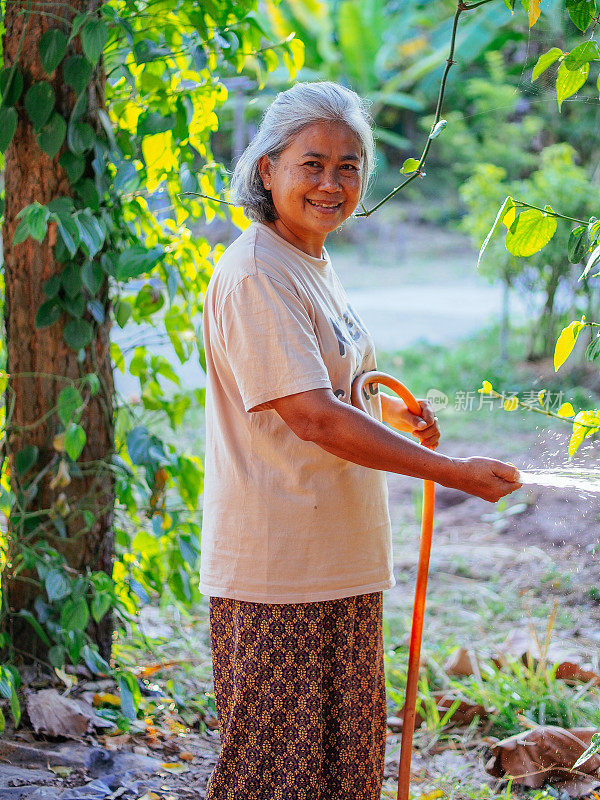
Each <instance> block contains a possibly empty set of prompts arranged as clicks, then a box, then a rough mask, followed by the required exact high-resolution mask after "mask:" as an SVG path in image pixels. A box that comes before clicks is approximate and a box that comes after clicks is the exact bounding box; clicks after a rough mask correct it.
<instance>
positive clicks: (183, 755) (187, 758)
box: [179, 750, 194, 761]
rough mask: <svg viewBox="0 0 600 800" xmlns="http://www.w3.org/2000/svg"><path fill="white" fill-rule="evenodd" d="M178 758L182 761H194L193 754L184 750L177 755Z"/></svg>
mask: <svg viewBox="0 0 600 800" xmlns="http://www.w3.org/2000/svg"><path fill="white" fill-rule="evenodd" d="M179 758H180V759H181V760H182V761H193V760H194V754H193V753H188V752H186V751H185V750H183V751H182V752H181V753H179Z"/></svg>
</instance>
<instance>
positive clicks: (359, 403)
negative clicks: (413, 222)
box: [352, 371, 435, 800]
mask: <svg viewBox="0 0 600 800" xmlns="http://www.w3.org/2000/svg"><path fill="white" fill-rule="evenodd" d="M379 383H381V384H383V385H384V386H387V387H388V388H389V389H392V391H394V392H395V393H396V394H397V395H398V396H399V397H401V398H402V400H404V402H405V403H406V407H407V408H408V410H409V411H410V412H411V414H415V415H417V416H419V417H420V416H421V406H420V405H419V403H418V402H417V400H416V398H415V397H414V395H413V394H412V393H411V392H410V391H409V390H408V389H407V388H406V386H404V384H403V383H400V381H398V380H396V378H394V377H393V376H392V375H387V374H386V373H385V372H377V371H372V372H364V373H363V374H362V375H359V376H358V377H357V378H356V379H355V381H354V383H353V384H352V404H353V405H355V406H356V407H357V408H360V409H362V410H363V411H365V412H367V409H366V407H365V392H366V390H365V388H364V387H365V384H379ZM434 510H435V484H434V482H433V481H423V517H422V523H421V547H420V551H419V567H418V571H417V585H416V587H415V603H414V607H413V617H412V627H411V631H410V647H409V651H408V676H407V682H406V698H405V701H404V717H403V722H402V744H401V747H400V766H399V769H398V800H408V790H409V786H410V763H411V757H412V742H413V734H414V730H415V715H416V703H417V684H418V681H419V664H420V660H421V641H422V639H423V618H424V616H425V597H426V595H427V576H428V574H429V555H430V553H431V539H432V535H433V512H434Z"/></svg>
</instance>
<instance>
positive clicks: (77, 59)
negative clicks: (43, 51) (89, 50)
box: [63, 56, 92, 95]
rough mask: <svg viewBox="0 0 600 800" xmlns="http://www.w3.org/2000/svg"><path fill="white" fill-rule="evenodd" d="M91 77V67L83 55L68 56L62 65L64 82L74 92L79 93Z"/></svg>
mask: <svg viewBox="0 0 600 800" xmlns="http://www.w3.org/2000/svg"><path fill="white" fill-rule="evenodd" d="M91 77H92V67H91V65H90V62H89V61H88V60H87V58H85V57H84V56H70V57H69V58H67V60H66V61H65V63H64V66H63V78H64V80H65V83H66V84H68V85H69V86H71V87H72V88H73V89H74V90H75V94H77V95H78V94H80V93H81V92H82V91H83V90H84V89H85V87H86V86H87V85H88V83H89V82H90V78H91Z"/></svg>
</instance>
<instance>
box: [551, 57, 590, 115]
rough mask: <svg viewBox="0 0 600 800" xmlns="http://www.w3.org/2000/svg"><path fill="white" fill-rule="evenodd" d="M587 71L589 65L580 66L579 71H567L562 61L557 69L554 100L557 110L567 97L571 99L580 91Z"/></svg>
mask: <svg viewBox="0 0 600 800" xmlns="http://www.w3.org/2000/svg"><path fill="white" fill-rule="evenodd" d="M589 71H590V65H589V64H582V66H581V67H579V69H569V68H568V67H566V66H565V63H564V61H563V63H562V64H561V65H560V67H559V68H558V77H557V79H556V99H557V100H558V108H559V110H560V107H561V106H562V104H563V102H564V101H565V100H566V99H567V97H571V96H572V95H574V94H575V92H577V91H578V90H579V89H581V87H582V86H583V84H584V83H585V82H586V80H587V76H588V74H589Z"/></svg>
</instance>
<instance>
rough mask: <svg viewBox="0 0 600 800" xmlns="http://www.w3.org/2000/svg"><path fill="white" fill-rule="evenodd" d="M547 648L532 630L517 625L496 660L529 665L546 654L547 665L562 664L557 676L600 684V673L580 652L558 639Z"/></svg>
mask: <svg viewBox="0 0 600 800" xmlns="http://www.w3.org/2000/svg"><path fill="white" fill-rule="evenodd" d="M544 650H545V648H544V646H543V644H541V643H540V641H539V640H538V639H536V637H535V635H534V634H533V632H532V631H531V630H523V629H515V630H512V631H510V633H509V634H508V636H507V637H506V639H505V641H504V643H503V644H502V645H501V646H500V652H499V654H498V656H497V657H496V658H494V659H493V661H494V663H495V664H496V666H497V667H499V668H501V667H502V666H503V665H504V664H505V663H506V659H507V658H511V659H513V660H516V661H518V660H521V661H522V662H523V663H524V664H525V665H527V664H528V662H529V661H530V660H532V661H533V664H534V665H536V664H537V663H539V661H540V660H541V659H542V657H543V658H544V661H545V663H546V664H547V665H552V664H557V665H558V666H557V668H556V677H557V678H559V679H560V680H564V681H582V682H583V683H587V682H588V681H594V683H595V684H596V685H600V675H598V673H597V672H594V671H593V669H592V665H591V664H586V663H584V662H583V660H582V659H581V658H580V656H579V655H578V654H577V653H575V652H573V651H572V650H569V649H568V648H566V647H564V646H563V645H561V644H558V643H556V642H551V643H550V645H549V646H548V648H547V649H546V651H545V652H544Z"/></svg>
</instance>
